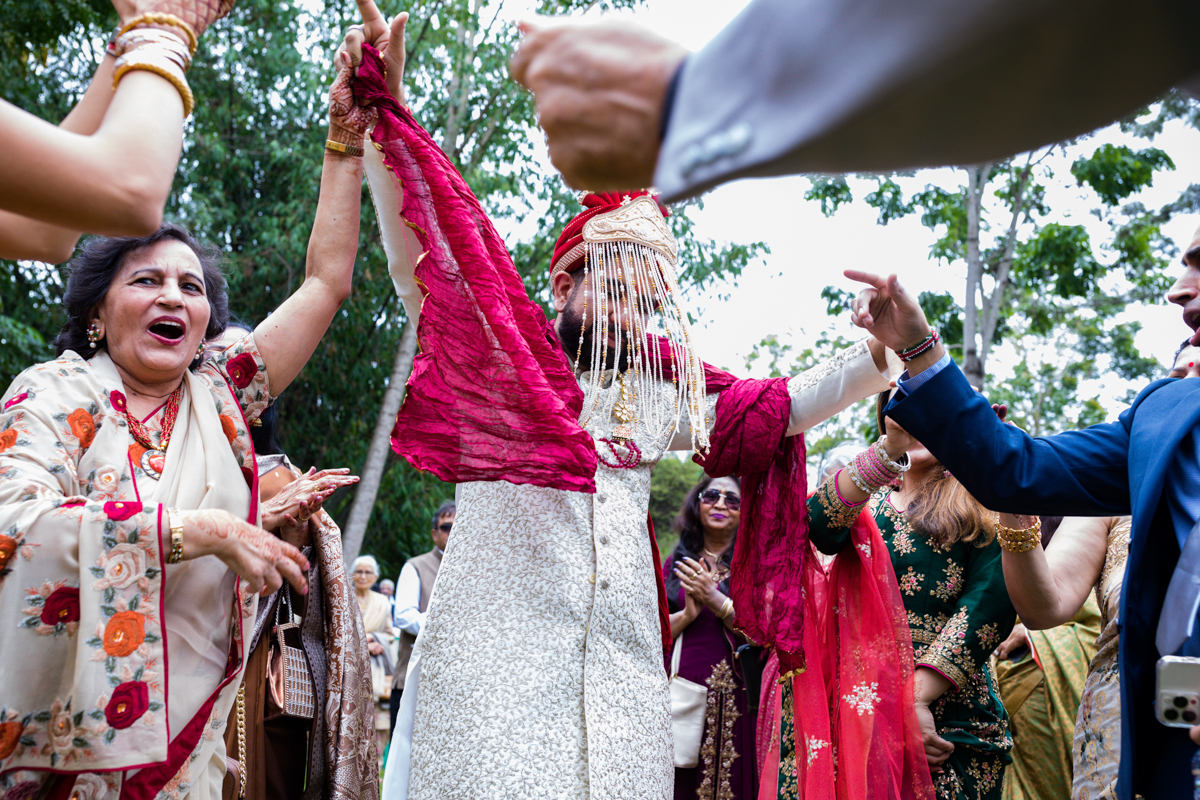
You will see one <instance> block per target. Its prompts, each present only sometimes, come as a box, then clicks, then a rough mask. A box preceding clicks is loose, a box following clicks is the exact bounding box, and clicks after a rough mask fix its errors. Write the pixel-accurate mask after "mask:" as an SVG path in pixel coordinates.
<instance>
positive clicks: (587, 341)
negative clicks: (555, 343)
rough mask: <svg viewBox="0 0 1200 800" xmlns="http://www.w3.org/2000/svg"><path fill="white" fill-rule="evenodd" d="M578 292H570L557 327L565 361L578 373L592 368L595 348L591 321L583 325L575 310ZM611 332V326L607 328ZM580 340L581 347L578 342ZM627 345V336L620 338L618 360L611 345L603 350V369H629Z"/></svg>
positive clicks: (628, 340)
mask: <svg viewBox="0 0 1200 800" xmlns="http://www.w3.org/2000/svg"><path fill="white" fill-rule="evenodd" d="M576 291H579V289H578V287H577V288H576V289H575V290H574V291H572V292H571V298H570V300H568V301H567V307H566V309H564V310H563V312H562V314H561V315H560V318H561V320H562V322H561V324H560V325H559V328H558V330H559V334H558V336H559V339H561V340H562V345H563V353H565V354H566V356H567V361H568V362H570V363H571V364H572V366H574V367H575V368H576V369H578V370H579V371H580V372H587V371H588V370H590V369H591V368H592V354H593V352H594V351H593V347H594V346H595V342H594V337H593V336H592V323H593V320H592V319H588V321H587V325H586V326H585V325H584V322H583V315H582V314H581V313H580V312H579V311H578V310H577V309H576V305H575V292H576ZM609 329H610V330H611V324H610V326H609ZM581 339H582V342H583V343H582V346H580V340H581ZM629 345H630V338H629V336H628V334H626V335H624V336H622V337H621V353H620V358H618V357H617V355H618V354H617V353H616V352H614V350H613V347H612V345H608V346H607V347H605V348H604V365H603V369H616V370H618V371H620V372H625V371H626V370H628V369H629ZM576 353H578V354H579V362H578V363H575V355H576Z"/></svg>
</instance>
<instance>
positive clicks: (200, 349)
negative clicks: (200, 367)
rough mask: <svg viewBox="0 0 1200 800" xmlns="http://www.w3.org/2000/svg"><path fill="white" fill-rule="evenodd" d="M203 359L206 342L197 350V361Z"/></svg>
mask: <svg viewBox="0 0 1200 800" xmlns="http://www.w3.org/2000/svg"><path fill="white" fill-rule="evenodd" d="M202 358H204V342H201V343H200V346H199V347H198V348H196V360H197V361H199V360H200V359H202Z"/></svg>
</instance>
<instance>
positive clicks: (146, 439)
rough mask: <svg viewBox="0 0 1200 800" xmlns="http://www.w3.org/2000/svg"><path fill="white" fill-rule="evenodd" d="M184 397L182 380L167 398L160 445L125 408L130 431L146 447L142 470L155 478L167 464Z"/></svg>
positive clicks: (160, 475) (143, 425) (159, 475)
mask: <svg viewBox="0 0 1200 800" xmlns="http://www.w3.org/2000/svg"><path fill="white" fill-rule="evenodd" d="M182 398H183V383H182V382H181V383H180V384H179V386H177V387H175V391H173V392H171V396H170V397H168V398H167V402H166V405H165V407H164V408H163V420H162V433H161V434H160V436H159V439H158V441H159V444H158V447H155V446H154V442H153V440H152V439H151V438H150V429H149V428H147V427H146V425H145V424H143V423H142V422H141V421H139V420H138V419H137V418H135V417H134V416H133V414H130V413H129V409H128V408H127V409H125V412H124V413H125V419H126V420H127V421H128V422H129V432H130V433H131V434H132V435H133V438H134V440H135V441H136V442H137V443H138V444H140V445H142V446H143V447H145V448H146V452H144V453H142V461H141V467H142V471H144V472H145V473H146V474H147V475H149V476H150V477H151V478H153V479H154V480H158V479H159V478H161V477H162V473H163V468H164V467H165V466H166V464H167V445H168V444H170V443H171V431H172V430H174V429H175V419H176V417H178V416H179V402H180V400H181V399H182Z"/></svg>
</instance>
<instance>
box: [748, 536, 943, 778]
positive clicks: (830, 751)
mask: <svg viewBox="0 0 1200 800" xmlns="http://www.w3.org/2000/svg"><path fill="white" fill-rule="evenodd" d="M804 592H805V603H804V606H805V614H806V616H807V622H808V625H807V627H806V628H805V631H804V647H805V651H806V652H807V653H808V654H809V659H808V664H807V667H806V669H805V670H804V671H802V672H800V673H799V674H796V675H794V676H792V677H791V678H788V679H787V680H788V681H790V683H791V709H787V708H785V706H784V702H785V700H784V693H783V692H782V691H780V690H779V689H777V688H774V687H772V689H771V690H768V689H767V688H766V685H765V683H764V691H763V696H764V700H765V701H766V702H764V704H763V706H762V707H761V710H760V714H763V715H764V716H768V715H773V716H771V717H770V721H764V722H760V736H763V735H765V736H769V737H770V738H769V740H768V741H762V742H760V746H761V745H765V748H764V749H765V753H764V755H763V757H762V759H761V764H762V780H761V784H760V787H761V788H760V790H759V798H761V799H762V800H768V799H769V800H776V798H777V796H778V791H779V781H780V778H781V775H780V766H781V765H780V749H781V748H780V728H781V725H780V720H781V719H783V717H784V715H785V714H786V715H789V716H790V718H791V720H792V726H793V739H794V743H793V748H794V757H793V758H792V759H789V761H788V762H787V763H786V764H784V765H783V768H784V777H786V778H789V779H793V778H794V780H795V785H796V790H797V796H799V797H805V798H813V799H814V800H817V799H819V800H824V799H825V798H837V800H859V799H860V798H864V797H869V798H880V799H881V800H885V799H891V798H896V799H897V800H932V798H933V797H934V792H933V783H932V780H931V778H930V774H929V766H928V764H927V763H926V760H925V751H924V746H923V744H922V739H921V733H920V729H919V727H918V725H917V718H916V711H915V709H914V704H913V670H914V666H913V650H912V640H911V638H910V635H909V630H908V621H907V619H906V616H905V613H904V603H903V601H902V598H901V596H900V590H899V587H898V586H897V584H896V577H895V573H894V572H893V570H892V563H891V558H890V556H889V554H888V551H887V547H886V545H885V544H884V542H883V537H882V536H881V535H880V533H879V528H878V527H876V525H875V522H874V521H873V520H872V519H870V517H869V516H868V515H865V514H864V515H860V516H859V518H858V521H857V522H856V523H855V524H854V526H853V528H852V529H851V546H848V547H847V548H846V549H845V550H843V551H842V552H841V553H839V554H838V556H837V557H836V558H835V559H834V562H833V564H832V565H831V567H830V569H829V571H828V573H826V572H825V571H824V570H823V569H822V568H821V566H820V564H819V563H818V562H817V560H816V559H809V560H808V563H806V564H805V567H804Z"/></svg>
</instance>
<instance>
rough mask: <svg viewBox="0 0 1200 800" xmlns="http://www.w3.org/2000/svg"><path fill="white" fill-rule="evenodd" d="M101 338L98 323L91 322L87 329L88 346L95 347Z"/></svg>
mask: <svg viewBox="0 0 1200 800" xmlns="http://www.w3.org/2000/svg"><path fill="white" fill-rule="evenodd" d="M101 338H103V337H102V336H101V335H100V325H99V324H98V323H95V322H93V323H92V324H91V325H89V326H88V329H87V340H88V344H90V345H91V346H92V347H93V348H94V347H96V345H98V344H99V343H100V339H101Z"/></svg>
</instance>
